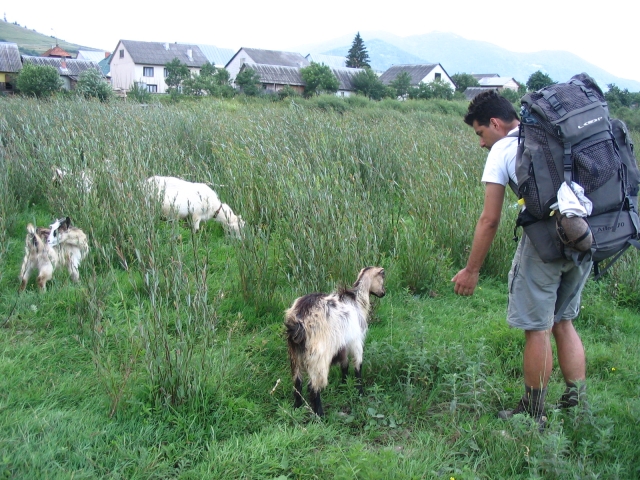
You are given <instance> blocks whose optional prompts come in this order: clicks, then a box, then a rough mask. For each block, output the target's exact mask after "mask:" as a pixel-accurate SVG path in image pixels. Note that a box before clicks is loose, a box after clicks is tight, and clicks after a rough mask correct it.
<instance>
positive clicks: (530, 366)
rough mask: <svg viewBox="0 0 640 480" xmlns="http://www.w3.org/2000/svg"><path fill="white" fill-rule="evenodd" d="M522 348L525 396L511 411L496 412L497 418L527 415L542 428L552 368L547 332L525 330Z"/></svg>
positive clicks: (548, 334) (548, 332) (548, 333)
mask: <svg viewBox="0 0 640 480" xmlns="http://www.w3.org/2000/svg"><path fill="white" fill-rule="evenodd" d="M524 335H525V346H524V385H525V394H524V395H523V396H522V398H521V399H520V402H518V405H517V406H516V408H514V409H512V410H502V411H501V412H498V417H499V418H502V419H508V418H511V417H513V415H515V414H517V413H528V414H529V415H531V416H532V417H534V418H536V419H537V420H538V422H539V423H540V427H541V428H542V427H543V426H544V422H545V419H544V418H543V416H544V399H545V396H546V394H547V383H548V382H549V377H550V376H551V370H552V368H553V356H552V351H551V341H550V339H549V336H550V331H549V330H541V331H537V330H526V331H525V332H524Z"/></svg>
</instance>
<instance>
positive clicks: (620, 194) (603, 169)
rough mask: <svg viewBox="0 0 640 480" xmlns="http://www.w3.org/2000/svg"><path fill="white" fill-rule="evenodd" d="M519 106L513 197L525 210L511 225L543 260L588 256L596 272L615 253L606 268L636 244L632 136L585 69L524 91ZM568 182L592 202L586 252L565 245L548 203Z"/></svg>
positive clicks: (637, 176) (639, 223) (638, 223)
mask: <svg viewBox="0 0 640 480" xmlns="http://www.w3.org/2000/svg"><path fill="white" fill-rule="evenodd" d="M521 105H522V108H521V122H520V131H519V140H518V153H517V157H516V177H517V180H518V186H517V191H516V195H518V198H521V199H523V200H524V205H525V208H524V209H523V210H522V211H521V212H520V215H519V216H518V221H517V223H516V228H517V227H518V226H522V227H523V228H524V230H525V233H526V234H527V236H528V237H529V238H530V240H531V241H532V243H533V244H534V246H535V248H536V250H537V251H538V254H539V255H540V258H541V259H542V260H543V261H545V262H549V261H553V260H557V259H560V258H571V259H573V260H574V261H575V262H576V263H580V262H581V261H583V260H589V259H592V260H593V261H594V262H595V264H596V274H598V271H597V262H600V261H602V260H605V259H607V258H610V257H613V258H612V259H611V261H610V262H609V264H608V265H607V267H605V269H604V271H606V269H608V268H609V267H610V266H611V264H612V263H613V262H614V261H615V260H617V258H618V257H619V256H620V255H621V254H622V253H623V252H624V251H625V250H626V249H627V248H628V247H629V246H631V245H633V246H635V247H636V248H639V249H640V242H639V241H638V240H639V239H640V236H639V232H640V220H639V219H638V210H637V208H638V207H637V201H638V184H639V182H640V173H639V172H638V165H637V161H636V159H635V156H634V152H633V142H632V141H631V138H630V136H629V133H628V130H627V128H626V125H625V124H624V122H622V121H621V120H617V119H613V120H612V119H610V118H609V110H608V107H607V103H606V101H605V99H604V95H603V94H602V91H601V90H600V88H599V87H598V85H597V84H596V83H595V81H594V80H593V79H592V78H591V77H590V76H588V75H587V74H585V73H582V74H580V75H576V76H574V77H572V78H571V80H570V81H569V82H567V83H560V84H555V85H551V86H548V87H545V88H542V89H540V90H538V91H536V92H532V93H528V94H526V95H524V96H523V97H522V99H521ZM572 181H573V182H576V183H578V184H579V185H581V186H582V187H583V188H584V193H585V195H586V196H587V198H588V199H589V200H591V202H592V203H593V210H592V212H591V215H589V216H588V217H587V218H586V221H587V223H588V225H589V228H590V229H591V233H592V235H593V243H592V246H591V250H590V251H587V252H578V251H575V250H573V249H571V248H569V247H568V246H566V245H565V244H563V243H562V241H561V240H560V237H559V236H558V234H557V232H556V218H557V215H554V211H553V210H552V208H551V207H552V206H553V205H554V204H555V203H556V202H557V192H558V189H559V188H560V186H561V184H562V182H566V183H567V184H569V185H571V182H572ZM604 271H602V273H604Z"/></svg>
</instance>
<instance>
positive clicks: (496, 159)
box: [482, 127, 518, 187]
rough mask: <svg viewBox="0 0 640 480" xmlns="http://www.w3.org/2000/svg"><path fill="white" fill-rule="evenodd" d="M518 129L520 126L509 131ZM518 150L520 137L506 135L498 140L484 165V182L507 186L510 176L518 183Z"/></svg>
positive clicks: (512, 131)
mask: <svg viewBox="0 0 640 480" xmlns="http://www.w3.org/2000/svg"><path fill="white" fill-rule="evenodd" d="M517 131H518V127H516V128H514V129H513V130H511V131H510V132H509V134H512V133H514V132H517ZM517 151H518V137H504V138H502V139H500V140H498V141H497V142H496V143H495V144H494V145H493V147H491V151H490V152H489V155H488V156H487V163H485V165H484V172H483V174H482V183H499V184H500V185H503V186H505V187H506V186H507V185H508V184H509V178H511V180H513V182H514V183H515V184H516V185H517V184H518V181H517V179H516V153H517Z"/></svg>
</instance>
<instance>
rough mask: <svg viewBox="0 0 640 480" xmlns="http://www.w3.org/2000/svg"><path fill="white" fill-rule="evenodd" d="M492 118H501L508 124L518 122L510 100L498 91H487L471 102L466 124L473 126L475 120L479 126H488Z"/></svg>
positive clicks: (465, 120)
mask: <svg viewBox="0 0 640 480" xmlns="http://www.w3.org/2000/svg"><path fill="white" fill-rule="evenodd" d="M492 118H499V119H500V120H503V121H504V122H507V123H508V122H512V121H514V120H518V114H517V113H516V109H515V108H513V104H512V103H511V102H510V101H509V100H507V99H506V98H504V97H503V96H502V95H500V94H499V93H498V92H497V91H496V90H487V91H485V92H482V93H480V94H479V95H477V96H476V98H474V99H473V100H472V101H471V103H470V104H469V109H468V111H467V114H466V115H465V116H464V123H466V124H467V125H470V126H473V122H474V120H475V121H476V122H478V125H484V126H487V125H489V120H490V119H492Z"/></svg>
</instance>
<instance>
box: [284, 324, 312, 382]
mask: <svg viewBox="0 0 640 480" xmlns="http://www.w3.org/2000/svg"><path fill="white" fill-rule="evenodd" d="M285 327H286V329H287V346H288V349H289V361H290V362H291V374H292V375H293V377H294V378H296V377H297V376H299V375H300V356H301V354H302V352H304V350H305V345H306V340H307V332H306V330H305V328H304V324H303V323H301V322H300V321H298V320H297V319H296V318H295V315H287V317H286V321H285Z"/></svg>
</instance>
